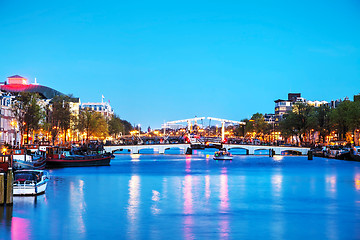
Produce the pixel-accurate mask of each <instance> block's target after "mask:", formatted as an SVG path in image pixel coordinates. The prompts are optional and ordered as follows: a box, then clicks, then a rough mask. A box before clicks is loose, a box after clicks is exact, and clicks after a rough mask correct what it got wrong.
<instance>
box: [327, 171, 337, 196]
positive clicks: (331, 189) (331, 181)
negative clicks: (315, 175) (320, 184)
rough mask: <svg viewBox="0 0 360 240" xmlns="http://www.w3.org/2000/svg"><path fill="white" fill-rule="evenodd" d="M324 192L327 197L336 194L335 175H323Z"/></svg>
mask: <svg viewBox="0 0 360 240" xmlns="http://www.w3.org/2000/svg"><path fill="white" fill-rule="evenodd" d="M325 182H326V192H327V194H328V196H329V197H335V196H336V175H327V176H326V177H325Z"/></svg>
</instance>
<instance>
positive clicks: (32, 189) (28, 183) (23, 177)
mask: <svg viewBox="0 0 360 240" xmlns="http://www.w3.org/2000/svg"><path fill="white" fill-rule="evenodd" d="M48 181H49V174H48V172H46V171H44V170H18V171H15V172H14V185H13V186H14V195H38V194H42V193H44V192H45V190H46V187H47V182H48Z"/></svg>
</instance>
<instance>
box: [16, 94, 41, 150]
mask: <svg viewBox="0 0 360 240" xmlns="http://www.w3.org/2000/svg"><path fill="white" fill-rule="evenodd" d="M39 100H40V96H39V95H38V94H37V93H28V92H22V93H19V95H18V96H17V97H16V101H15V102H14V104H13V106H12V112H13V114H14V116H15V118H16V120H17V122H18V127H19V131H20V134H21V136H23V135H24V133H25V132H26V133H27V138H26V143H28V142H29V134H30V131H31V132H33V131H35V130H38V129H39V123H40V120H41V119H42V118H43V113H42V111H41V107H40V106H39V104H38V101H39ZM22 141H23V140H22ZM22 141H21V143H20V144H22Z"/></svg>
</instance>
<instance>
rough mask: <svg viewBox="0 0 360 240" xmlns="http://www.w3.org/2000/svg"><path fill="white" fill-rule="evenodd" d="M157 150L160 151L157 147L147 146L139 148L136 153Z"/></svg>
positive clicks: (154, 151)
mask: <svg viewBox="0 0 360 240" xmlns="http://www.w3.org/2000/svg"><path fill="white" fill-rule="evenodd" d="M159 152H160V151H159V148H157V147H151V146H148V147H142V148H139V149H138V150H137V152H136V153H139V154H156V153H159Z"/></svg>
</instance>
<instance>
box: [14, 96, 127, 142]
mask: <svg viewBox="0 0 360 240" xmlns="http://www.w3.org/2000/svg"><path fill="white" fill-rule="evenodd" d="M73 100H74V99H73V97H72V96H71V95H69V96H67V95H61V96H55V97H54V98H53V99H51V100H50V102H46V101H45V100H43V99H41V98H40V95H39V94H37V93H28V92H24V93H19V94H18V95H17V96H16V98H15V101H14V102H13V104H12V112H13V116H14V118H15V119H16V122H17V126H18V129H19V132H20V134H21V136H24V135H26V136H27V137H26V138H25V139H23V142H22V143H29V139H30V137H29V136H31V135H32V136H34V133H35V132H38V131H40V130H42V131H43V132H45V133H46V134H47V135H48V136H49V138H51V140H52V142H53V144H54V143H55V141H56V140H57V139H59V140H60V141H61V142H67V141H69V140H70V139H68V136H69V133H73V134H76V137H77V139H79V136H80V135H81V139H84V138H85V140H89V139H90V138H91V137H94V138H99V139H104V138H106V137H108V136H113V137H115V138H116V137H119V136H120V135H126V134H129V133H130V131H131V130H132V126H131V124H130V123H129V122H128V121H126V120H122V119H120V118H119V117H118V116H117V115H113V116H111V117H110V118H109V119H106V118H105V117H104V116H103V115H102V114H101V113H99V112H96V111H93V110H91V109H85V110H80V111H79V114H74V113H73V112H72V111H71V104H72V102H73ZM73 138H74V136H73ZM47 140H49V139H47Z"/></svg>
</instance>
